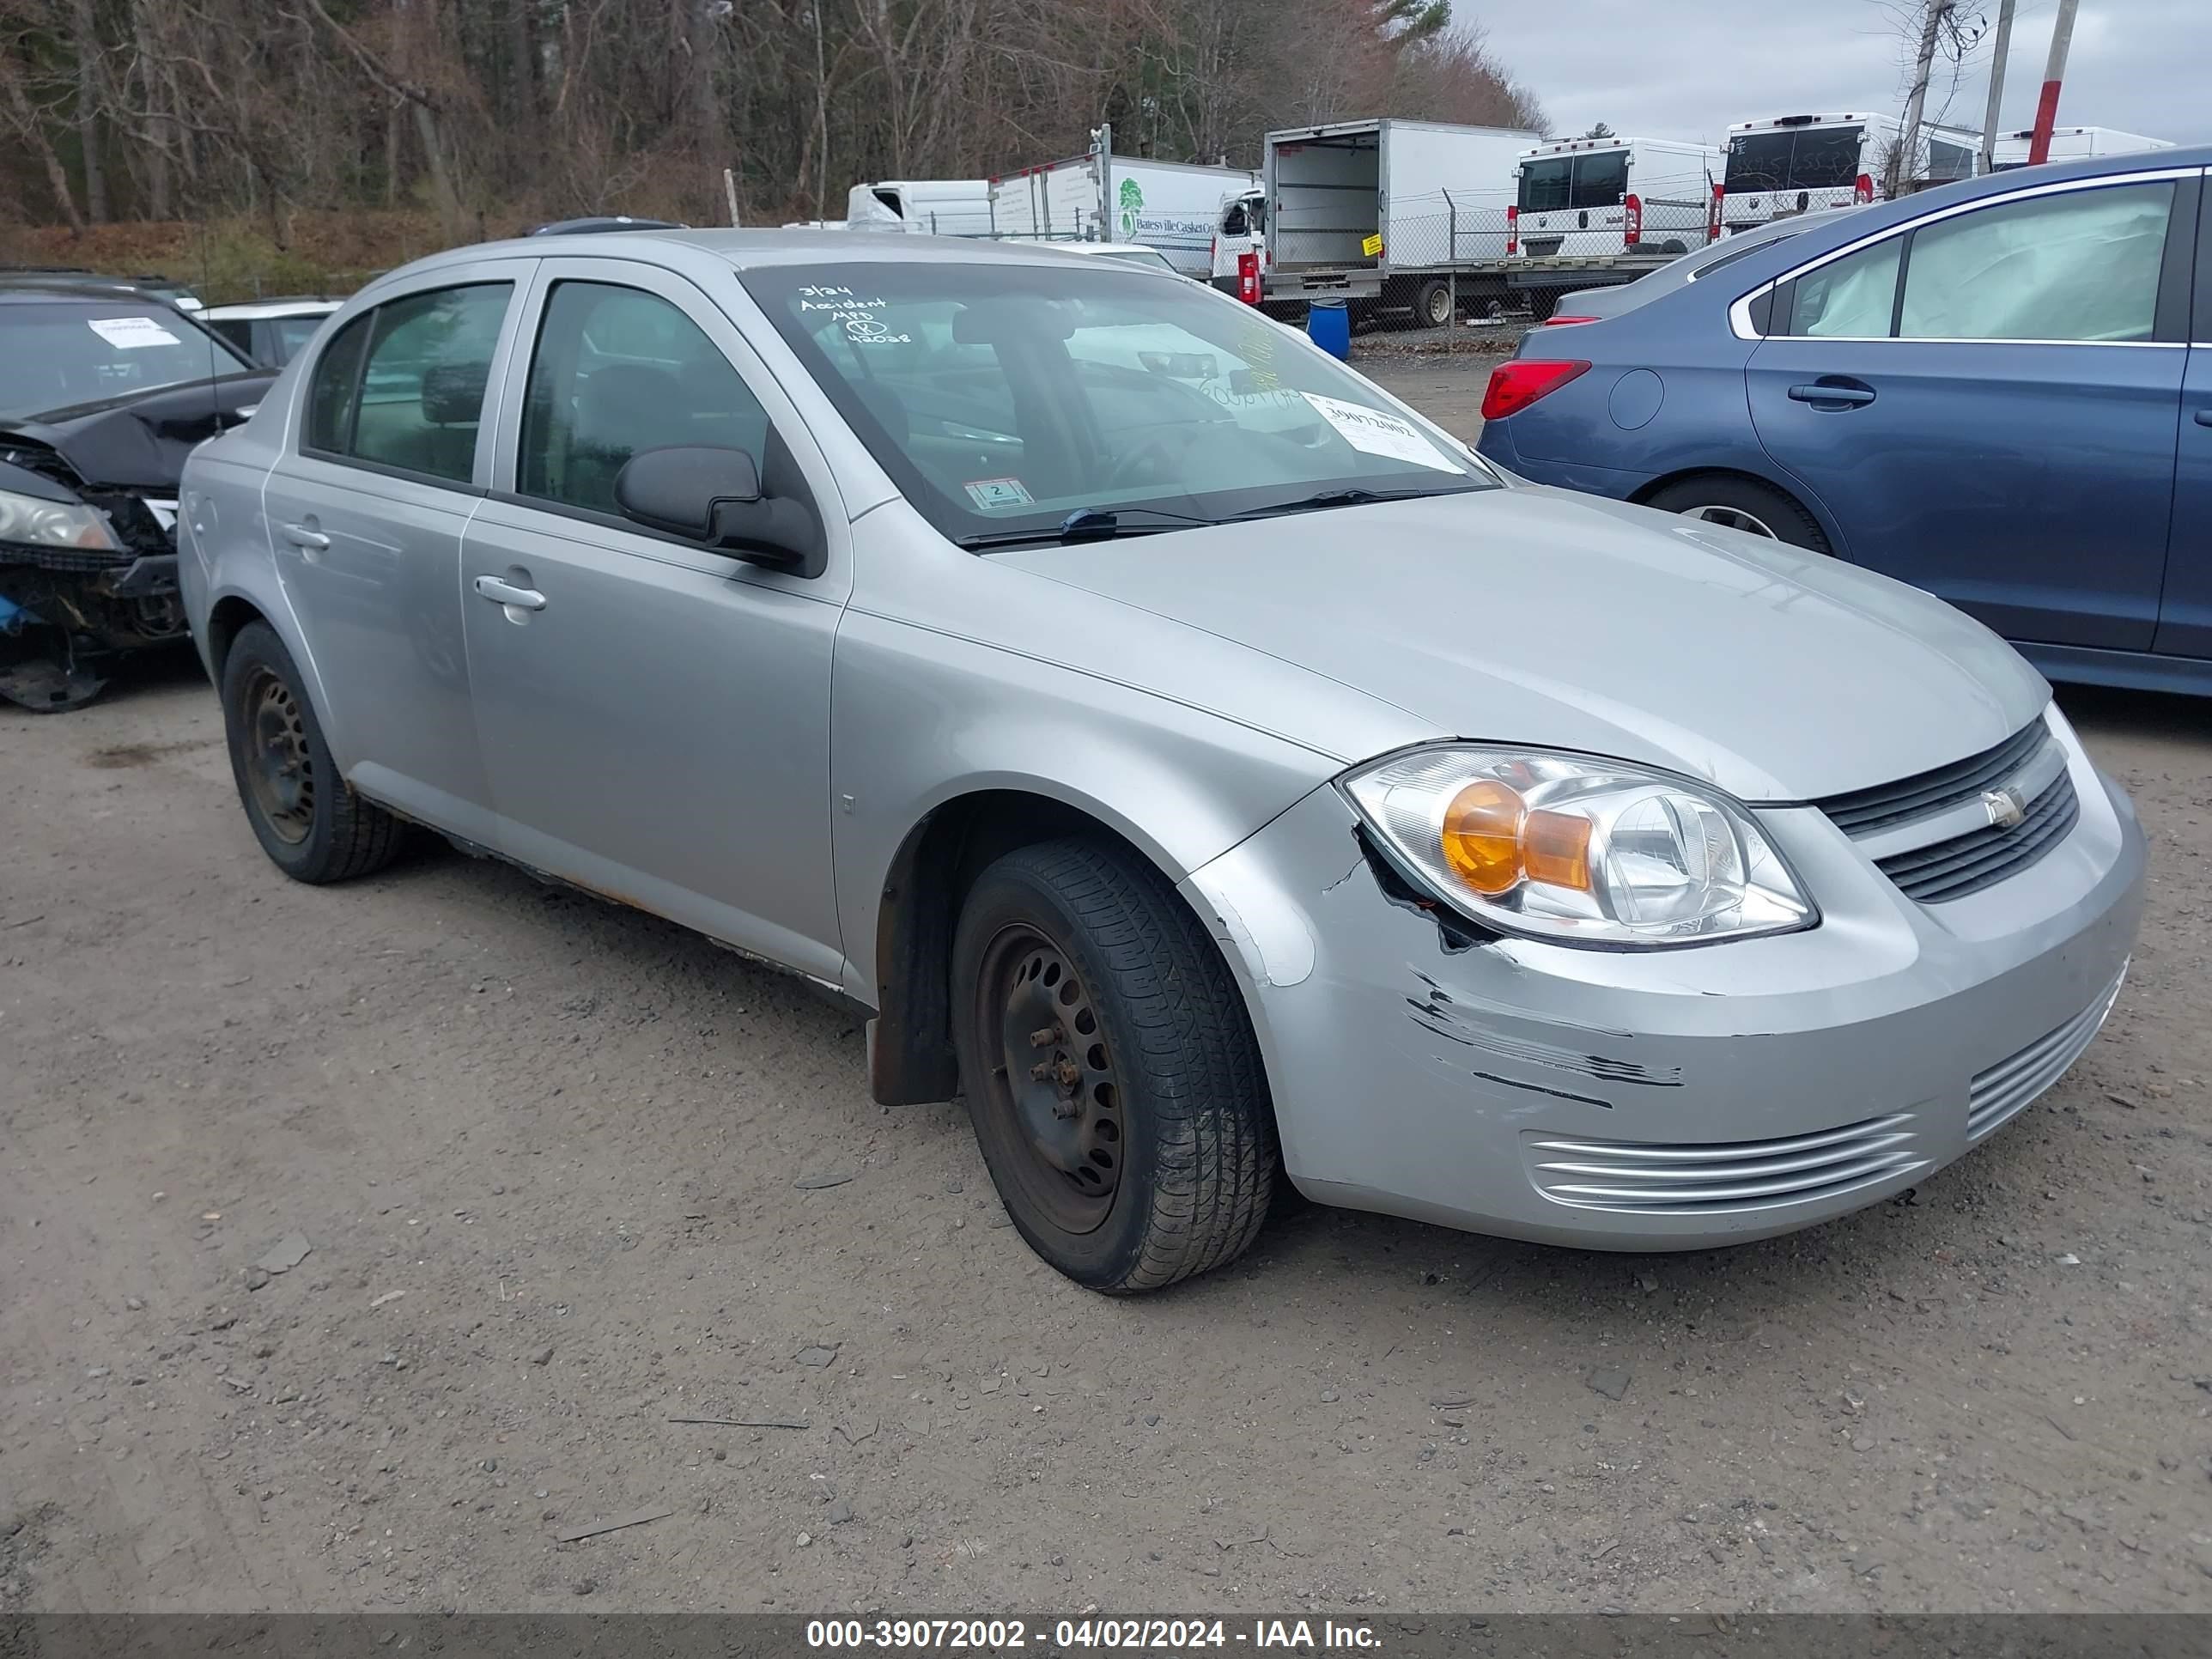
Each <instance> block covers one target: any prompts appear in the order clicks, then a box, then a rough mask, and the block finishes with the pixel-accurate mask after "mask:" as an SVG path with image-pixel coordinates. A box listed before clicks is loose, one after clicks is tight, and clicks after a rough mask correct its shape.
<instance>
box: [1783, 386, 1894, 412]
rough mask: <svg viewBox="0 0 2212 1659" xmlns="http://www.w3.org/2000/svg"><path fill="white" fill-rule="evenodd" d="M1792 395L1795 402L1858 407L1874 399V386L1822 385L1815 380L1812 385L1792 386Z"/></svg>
mask: <svg viewBox="0 0 2212 1659" xmlns="http://www.w3.org/2000/svg"><path fill="white" fill-rule="evenodd" d="M1790 398H1791V400H1792V401H1793V402H1796V403H1801V404H1841V405H1843V406H1844V407H1846V408H1851V409H1856V408H1857V407H1858V406H1859V405H1860V404H1870V403H1872V402H1873V401H1874V388H1873V387H1872V386H1822V385H1820V384H1819V383H1817V382H1815V383H1814V385H1812V386H1791V387H1790Z"/></svg>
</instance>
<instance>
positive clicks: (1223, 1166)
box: [952, 840, 1277, 1294]
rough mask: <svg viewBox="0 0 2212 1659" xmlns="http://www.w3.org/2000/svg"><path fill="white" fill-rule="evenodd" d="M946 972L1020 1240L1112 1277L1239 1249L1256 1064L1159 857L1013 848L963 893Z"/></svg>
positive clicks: (1220, 978) (970, 1082)
mask: <svg viewBox="0 0 2212 1659" xmlns="http://www.w3.org/2000/svg"><path fill="white" fill-rule="evenodd" d="M952 971H953V1011H954V1019H955V1022H956V1027H957V1029H956V1030H955V1033H954V1035H955V1040H956V1042H957V1047H958V1048H959V1053H960V1073H961V1078H962V1081H963V1086H964V1088H965V1090H966V1092H967V1097H968V1111H969V1116H970V1117H971V1118H972V1119H973V1121H974V1122H975V1138H976V1139H977V1141H978V1142H979V1143H980V1144H981V1147H982V1151H983V1159H984V1162H985V1163H986V1164H988V1165H989V1167H990V1170H991V1179H992V1181H993V1182H994V1183H995V1184H996V1185H997V1187H998V1189H999V1196H1000V1198H1001V1199H1002V1200H1004V1201H1005V1203H1006V1210H1007V1212H1008V1213H1009V1214H1010V1215H1011V1216H1012V1218H1013V1221H1014V1225H1016V1226H1017V1227H1018V1228H1019V1229H1020V1230H1021V1234H1022V1237H1024V1238H1025V1239H1027V1240H1028V1241H1029V1243H1030V1248H1031V1249H1034V1250H1036V1253H1037V1254H1038V1255H1041V1256H1042V1257H1043V1258H1044V1259H1045V1260H1046V1261H1048V1262H1049V1263H1051V1264H1052V1266H1053V1267H1055V1268H1057V1269H1058V1270H1059V1271H1060V1272H1061V1273H1065V1274H1066V1276H1067V1277H1068V1278H1070V1279H1073V1280H1075V1282H1076V1283H1078V1284H1079V1285H1087V1286H1089V1287H1090V1288H1091V1289H1092V1290H1097V1291H1108V1292H1111V1293H1116V1294H1123V1293H1127V1292H1132V1291H1152V1290H1158V1289H1159V1288H1160V1287H1162V1286H1163V1285H1171V1284H1173V1283H1174V1282H1175V1281H1176V1280H1177V1279H1183V1278H1187V1277H1188V1276H1189V1275H1190V1274H1192V1273H1204V1272H1206V1270H1208V1269H1209V1268H1212V1267H1219V1266H1221V1265H1222V1264H1223V1263H1225V1262H1227V1261H1233V1260H1234V1259H1235V1258H1236V1257H1237V1256H1238V1255H1241V1254H1242V1253H1243V1251H1244V1249H1245V1248H1246V1247H1247V1246H1249V1244H1250V1243H1251V1242H1252V1240H1253V1238H1254V1237H1255V1236H1256V1235H1257V1233H1258V1231H1259V1230H1260V1224H1261V1221H1262V1220H1264V1219H1265V1218H1266V1216H1267V1205H1268V1200H1269V1199H1270V1197H1271V1195H1272V1194H1273V1187H1274V1181H1275V1170H1276V1167H1277V1149H1276V1140H1275V1127H1274V1115H1273V1107H1272V1105H1271V1104H1270V1103H1269V1100H1268V1097H1267V1076H1266V1073H1265V1071H1264V1069H1263V1068H1262V1066H1261V1059H1260V1051H1259V1044H1258V1042H1256V1041H1255V1038H1254V1036H1253V1035H1252V1027H1251V1024H1250V1021H1249V1019H1248V1018H1246V1015H1245V1012H1244V1006H1243V1000H1242V999H1241V998H1240V997H1239V995H1238V994H1237V987H1236V984H1235V982H1234V981H1232V980H1231V977H1230V975H1229V970H1228V968H1227V965H1226V964H1225V963H1223V961H1222V959H1221V957H1220V954H1219V952H1218V951H1217V950H1216V949H1215V948H1214V945H1213V942H1212V939H1209V938H1208V937H1207V935H1206V932H1205V930H1204V929H1203V928H1202V927H1200V925H1199V922H1198V919H1197V917H1196V916H1194V915H1192V914H1191V912H1190V910H1189V909H1188V908H1187V907H1186V906H1185V905H1184V904H1183V903H1182V900H1181V899H1179V898H1178V897H1177V896H1176V893H1175V890H1174V889H1173V888H1172V887H1170V885H1169V884H1167V882H1166V881H1164V879H1163V878H1161V877H1160V876H1159V874H1158V872H1156V871H1154V870H1153V869H1152V868H1151V866H1147V865H1146V864H1144V863H1142V862H1141V861H1140V860H1137V859H1135V858H1133V857H1132V856H1131V855H1129V854H1127V853H1125V852H1122V851H1121V850H1120V849H1118V848H1113V847H1110V846H1107V845H1105V844H1103V843H1101V842H1092V841H1089V840H1069V841H1057V842H1045V843H1042V844H1041V845H1038V846H1034V847H1025V848H1019V849H1018V850H1017V851H1014V852H1012V853H1009V854H1006V856H1005V857H1004V858H1002V859H1000V860H998V862H996V863H995V864H994V865H992V866H990V867H989V868H988V869H987V870H985V871H984V872H983V873H982V874H981V877H979V878H977V880H976V883H975V887H974V888H973V890H971V891H970V892H969V896H968V902H967V905H966V908H964V909H963V912H962V914H961V918H960V925H959V927H958V930H957V933H956V934H955V936H954V939H953V947H952Z"/></svg>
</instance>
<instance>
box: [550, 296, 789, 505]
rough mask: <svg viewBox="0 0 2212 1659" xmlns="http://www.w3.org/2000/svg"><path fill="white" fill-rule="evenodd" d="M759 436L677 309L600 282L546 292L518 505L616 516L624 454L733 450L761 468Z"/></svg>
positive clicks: (721, 367)
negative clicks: (537, 503)
mask: <svg viewBox="0 0 2212 1659" xmlns="http://www.w3.org/2000/svg"><path fill="white" fill-rule="evenodd" d="M768 435H769V421H768V413H767V411H766V410H763V408H762V407H761V404H760V400H759V399H758V398H756V397H754V396H753V394H752V392H751V390H750V388H749V387H748V386H746V385H745V383H744V379H743V377H741V376H740V375H739V374H738V371H737V368H736V367H735V366H734V365H732V363H731V362H730V360H729V359H728V358H727V357H726V356H723V355H722V350H721V348H720V347H719V346H717V345H716V344H715V343H714V342H713V341H712V340H710V339H708V337H706V335H705V334H703V333H702V332H701V331H700V330H699V326H698V325H697V324H696V323H694V322H693V321H692V320H691V319H690V318H689V317H687V316H685V315H684V313H683V312H682V310H680V309H679V308H678V307H676V306H674V305H671V303H670V302H669V301H666V300H664V299H662V298H661V297H660V296H659V295H655V294H648V293H647V292H645V291H644V290H643V289H634V288H624V287H621V286H618V285H617V284H614V283H582V282H564V283H556V285H555V286H554V288H553V290H552V293H551V295H550V296H549V297H548V299H547V301H546V302H545V314H544V321H543V322H542V323H541V324H540V325H539V327H538V344H537V347H536V349H535V350H534V352H533V353H532V358H531V363H530V379H529V382H528V386H527V388H526V391H525V392H524V397H523V410H522V435H521V453H520V456H519V457H518V460H517V466H516V475H515V489H516V492H517V493H518V494H520V495H531V496H536V497H538V498H539V499H540V500H544V501H557V502H559V503H561V504H562V506H564V507H580V508H583V509H585V510H586V511H589V512H594V513H616V512H618V511H619V508H617V506H616V504H615V477H616V475H617V473H619V472H620V471H622V470H623V465H625V464H626V463H627V462H628V461H629V459H630V458H631V457H632V456H633V455H635V454H638V453H641V452H642V451H645V450H649V449H666V448H673V447H686V446H695V445H696V446H705V447H714V448H723V449H742V450H744V452H745V453H747V454H749V455H750V456H751V457H752V458H753V460H754V463H755V464H756V465H760V466H763V468H765V467H766V465H767V464H768V457H767V455H766V450H767V445H768Z"/></svg>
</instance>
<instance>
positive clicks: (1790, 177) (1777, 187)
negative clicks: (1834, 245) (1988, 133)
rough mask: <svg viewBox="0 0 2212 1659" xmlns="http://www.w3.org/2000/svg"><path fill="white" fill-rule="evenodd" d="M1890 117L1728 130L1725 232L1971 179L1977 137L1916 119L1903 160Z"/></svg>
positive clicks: (1900, 137)
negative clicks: (1915, 139) (1914, 139)
mask: <svg viewBox="0 0 2212 1659" xmlns="http://www.w3.org/2000/svg"><path fill="white" fill-rule="evenodd" d="M1904 140H1905V130H1904V126H1903V124H1902V123H1900V122H1899V120H1898V118H1896V117H1895V116H1893V115H1872V114H1850V113H1845V114H1841V115H1781V116H1777V117H1775V118H1772V119H1771V120H1765V121H1738V122H1736V123H1735V124H1734V125H1731V126H1730V127H1729V143H1728V164H1727V167H1726V169H1725V171H1724V172H1723V175H1722V178H1721V191H1722V193H1721V194H1720V195H1719V196H1717V197H1715V198H1714V215H1715V223H1716V225H1717V227H1719V228H1726V229H1729V230H1741V229H1743V228H1745V227H1746V226H1747V225H1763V224H1765V222H1767V221H1768V220H1770V219H1779V218H1783V217H1785V216H1788V215H1790V214H1793V213H1813V212H1817V211H1818V210H1820V209H1823V208H1834V207H1849V206H1850V205H1851V204H1853V203H1855V202H1887V201H1889V200H1891V199H1892V198H1893V197H1899V196H1905V195H1910V194H1911V192H1912V191H1916V190H1920V189H1923V188H1925V187H1926V186H1927V185H1934V184H1948V183H1949V182H1950V181H1951V180H1952V179H1971V178H1972V177H1973V176H1974V173H1975V161H1976V153H1977V151H1978V149H1980V146H1981V135H1980V134H1979V133H1976V132H1968V131H1965V130H1963V129H1961V128H1958V127H1942V126H1935V125H1929V124H1927V123H1925V122H1923V124H1922V125H1921V128H1920V140H1919V143H1917V144H1916V145H1915V146H1914V149H1915V151H1916V152H1917V153H1916V154H1914V155H1905V153H1904V151H1905V142H1904Z"/></svg>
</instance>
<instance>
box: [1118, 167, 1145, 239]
mask: <svg viewBox="0 0 2212 1659" xmlns="http://www.w3.org/2000/svg"><path fill="white" fill-rule="evenodd" d="M1144 210H1145V191H1144V186H1142V185H1139V183H1138V182H1137V181H1136V180H1135V179H1123V180H1122V181H1121V240H1123V241H1125V242H1133V241H1134V240H1136V238H1137V216H1138V215H1139V214H1140V213H1142V212H1143V211H1144Z"/></svg>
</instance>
